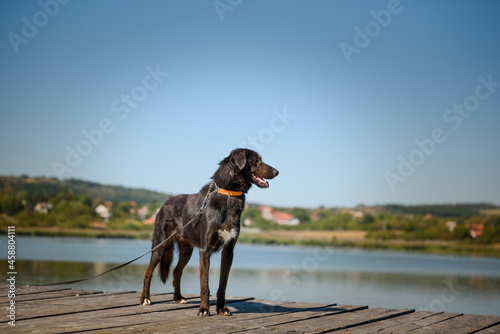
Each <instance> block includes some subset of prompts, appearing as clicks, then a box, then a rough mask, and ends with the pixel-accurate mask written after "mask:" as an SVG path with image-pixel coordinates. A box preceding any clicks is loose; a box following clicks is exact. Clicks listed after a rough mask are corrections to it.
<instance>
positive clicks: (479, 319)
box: [411, 314, 500, 334]
mask: <svg viewBox="0 0 500 334" xmlns="http://www.w3.org/2000/svg"><path fill="white" fill-rule="evenodd" d="M498 324H500V317H494V316H483V315H472V314H465V315H461V316H459V317H455V318H452V319H449V320H445V321H443V322H440V323H437V324H432V325H429V326H424V327H422V328H418V329H415V330H414V331H411V333H415V334H417V333H422V334H424V333H425V334H426V333H432V334H444V333H449V334H466V333H475V332H477V331H480V330H483V329H487V328H489V327H492V326H494V325H498Z"/></svg>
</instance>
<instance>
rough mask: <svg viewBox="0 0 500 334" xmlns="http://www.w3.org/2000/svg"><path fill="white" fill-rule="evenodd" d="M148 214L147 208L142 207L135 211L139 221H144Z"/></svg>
mask: <svg viewBox="0 0 500 334" xmlns="http://www.w3.org/2000/svg"><path fill="white" fill-rule="evenodd" d="M148 212H149V208H148V207H147V206H145V205H144V206H143V207H141V208H139V210H137V215H138V216H139V220H144V219H146V216H147V214H148Z"/></svg>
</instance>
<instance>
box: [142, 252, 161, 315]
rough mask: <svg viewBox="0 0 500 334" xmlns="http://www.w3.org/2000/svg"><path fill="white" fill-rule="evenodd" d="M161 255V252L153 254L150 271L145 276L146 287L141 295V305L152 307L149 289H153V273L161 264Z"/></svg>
mask: <svg viewBox="0 0 500 334" xmlns="http://www.w3.org/2000/svg"><path fill="white" fill-rule="evenodd" d="M160 258H161V254H160V252H157V251H155V252H153V254H151V260H150V261H149V266H148V269H146V273H145V274H144V285H143V287H142V294H141V301H140V303H141V305H151V299H150V296H149V289H150V287H151V276H152V275H153V271H154V270H155V268H156V266H157V265H158V263H159V262H160Z"/></svg>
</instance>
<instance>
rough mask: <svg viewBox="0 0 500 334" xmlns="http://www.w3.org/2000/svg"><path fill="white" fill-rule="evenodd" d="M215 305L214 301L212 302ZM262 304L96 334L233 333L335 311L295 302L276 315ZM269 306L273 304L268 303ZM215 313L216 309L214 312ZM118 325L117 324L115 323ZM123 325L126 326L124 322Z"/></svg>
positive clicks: (275, 309) (184, 314) (182, 314)
mask: <svg viewBox="0 0 500 334" xmlns="http://www.w3.org/2000/svg"><path fill="white" fill-rule="evenodd" d="M213 302H214V303H215V301H213ZM262 302H265V301H258V300H257V301H255V300H252V301H245V302H235V303H230V304H228V307H229V308H230V309H231V311H232V312H233V316H231V317H227V316H220V315H212V316H210V317H206V318H202V317H198V316H197V309H196V310H195V311H196V312H193V310H189V312H188V311H187V310H183V312H177V313H175V314H174V313H169V314H166V315H165V317H164V319H165V321H158V319H159V318H158V316H159V315H158V314H157V315H154V317H153V318H148V315H145V317H142V320H143V321H144V322H145V323H143V324H137V325H130V324H129V325H125V326H124V327H115V328H107V329H106V330H101V331H98V332H96V333H117V332H121V331H123V330H124V329H126V330H131V331H133V332H134V333H148V332H164V331H165V328H166V327H165V326H168V329H169V331H173V332H175V333H207V332H215V333H233V332H235V331H238V330H241V329H243V328H245V329H253V328H258V327H260V326H262V325H271V324H278V323H282V322H283V321H289V319H290V316H292V317H295V318H297V319H298V318H303V317H306V318H307V317H315V316H318V314H322V313H324V312H325V311H324V310H322V309H325V310H327V311H328V312H332V311H334V310H333V309H332V308H328V307H325V305H324V304H323V305H322V304H307V303H293V302H279V303H275V305H273V306H274V307H273V312H269V311H264V312H262V304H263V303H262ZM267 302H268V303H272V302H270V301H267ZM212 311H213V312H215V310H213V309H212ZM115 325H116V323H115ZM122 325H124V323H122Z"/></svg>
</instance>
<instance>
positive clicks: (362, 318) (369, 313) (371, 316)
mask: <svg viewBox="0 0 500 334" xmlns="http://www.w3.org/2000/svg"><path fill="white" fill-rule="evenodd" d="M338 307H339V308H341V309H342V308H345V309H348V308H349V306H345V305H344V306H338ZM413 312H414V310H392V309H381V308H373V309H361V310H353V311H350V312H349V311H348V312H338V313H332V314H325V315H324V316H322V317H319V318H314V319H306V320H303V321H300V322H288V323H283V324H280V325H276V326H269V327H264V328H261V329H259V330H257V331H255V333H269V332H273V333H277V332H284V331H286V328H287V327H288V328H293V331H294V333H326V332H331V331H336V330H342V329H346V328H351V327H356V326H360V325H364V324H368V323H371V322H375V321H381V320H385V319H390V318H394V317H398V316H402V315H405V314H408V313H413ZM235 333H238V332H235Z"/></svg>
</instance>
